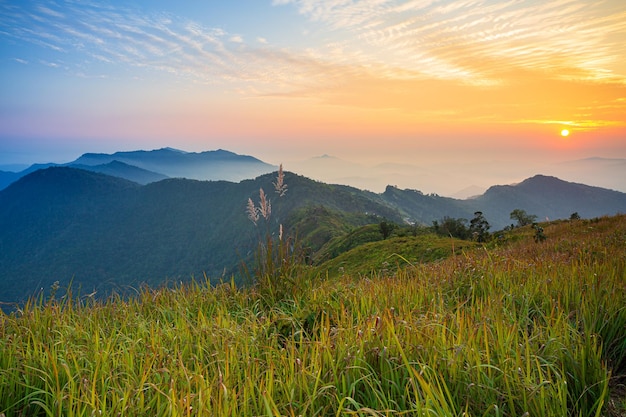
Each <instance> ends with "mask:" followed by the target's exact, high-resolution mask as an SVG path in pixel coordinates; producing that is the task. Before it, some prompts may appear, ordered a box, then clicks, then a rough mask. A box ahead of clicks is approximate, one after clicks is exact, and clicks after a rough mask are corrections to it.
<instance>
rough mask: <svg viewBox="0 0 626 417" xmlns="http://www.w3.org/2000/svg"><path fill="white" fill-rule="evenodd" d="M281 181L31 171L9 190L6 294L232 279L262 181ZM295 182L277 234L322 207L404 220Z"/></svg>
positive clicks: (2, 242) (251, 233)
mask: <svg viewBox="0 0 626 417" xmlns="http://www.w3.org/2000/svg"><path fill="white" fill-rule="evenodd" d="M273 180H274V177H273V176H272V175H265V176H261V177H258V178H257V179H255V180H246V181H242V182H240V183H231V182H226V181H196V180H185V179H168V180H164V181H160V182H156V183H151V184H148V185H145V186H139V185H138V184H136V183H133V182H130V181H126V180H122V179H119V178H114V177H110V176H107V175H103V174H99V173H94V172H90V171H85V170H81V169H75V168H69V167H51V168H47V169H44V170H39V171H36V172H34V173H32V174H29V175H27V176H26V177H23V178H21V179H20V180H18V181H17V182H16V183H14V184H12V185H11V186H9V187H8V188H7V189H5V190H2V191H0V249H1V250H0V265H1V268H0V294H1V296H2V300H0V301H4V302H12V301H16V300H23V299H24V298H25V297H27V296H29V295H31V294H33V293H34V292H36V291H38V290H39V289H41V288H49V287H50V285H51V284H52V283H53V282H55V281H60V282H61V283H62V284H67V283H68V282H69V281H71V280H73V281H74V282H75V284H76V286H77V287H82V288H83V290H84V291H87V292H92V291H94V290H97V291H99V292H101V293H103V294H104V295H105V294H108V293H110V291H111V290H116V291H118V292H122V293H125V292H127V291H128V290H129V289H132V288H135V289H136V288H138V287H139V286H141V284H142V283H147V284H151V285H160V284H162V283H164V282H167V281H168V280H169V281H174V282H176V281H179V280H189V279H191V277H192V276H195V277H197V278H198V277H202V276H203V274H204V273H206V274H208V276H210V277H212V279H213V280H214V281H218V280H219V279H220V278H221V277H222V276H226V277H227V278H230V274H232V273H233V272H237V269H238V264H239V263H240V262H241V261H242V260H243V259H248V258H249V257H250V256H251V254H252V250H253V249H254V248H255V246H256V239H257V235H258V233H259V230H257V229H255V227H254V226H253V225H252V223H251V222H250V221H249V220H248V219H247V217H246V213H245V207H246V201H247V199H248V198H254V199H255V200H257V199H258V192H259V189H260V188H264V189H266V190H272V189H273V185H272V181H273ZM286 180H287V181H288V182H289V186H290V189H289V193H288V196H287V197H286V198H284V199H281V201H280V202H279V201H278V200H276V201H274V204H273V207H274V210H273V211H274V213H273V217H272V222H271V223H270V224H268V225H267V227H268V229H267V230H269V231H271V232H276V230H277V229H278V224H279V223H278V221H279V220H280V221H286V220H287V218H288V216H289V214H290V213H292V212H294V211H296V210H297V209H299V208H304V207H308V206H316V205H323V206H324V207H327V208H329V209H332V210H334V211H339V212H342V213H353V214H355V215H359V216H361V215H363V214H364V213H369V215H370V216H374V217H376V218H383V217H384V218H391V219H393V220H394V221H398V222H399V221H401V219H400V218H399V217H398V216H397V214H396V213H395V212H394V211H393V210H392V209H390V208H389V207H388V206H386V205H384V204H383V203H382V201H380V199H379V198H378V197H377V196H375V195H368V194H364V193H363V192H361V191H359V190H356V189H353V188H350V187H345V186H334V185H327V184H321V183H316V182H314V181H311V180H309V179H306V178H304V177H299V176H296V175H293V174H287V176H286ZM370 221H372V220H370ZM259 227H263V228H265V225H263V226H259Z"/></svg>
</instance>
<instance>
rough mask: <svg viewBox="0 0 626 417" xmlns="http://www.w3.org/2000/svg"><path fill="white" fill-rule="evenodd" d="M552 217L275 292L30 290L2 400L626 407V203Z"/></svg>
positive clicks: (217, 406)
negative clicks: (498, 237) (625, 396)
mask: <svg viewBox="0 0 626 417" xmlns="http://www.w3.org/2000/svg"><path fill="white" fill-rule="evenodd" d="M542 226H543V227H544V231H545V234H546V236H547V240H546V241H545V242H541V243H535V242H534V240H533V234H532V233H533V232H532V230H531V229H529V230H527V231H525V230H521V231H517V232H512V233H518V234H511V235H509V236H508V241H505V242H503V243H499V247H493V248H489V249H487V250H485V249H482V248H481V249H478V250H470V251H468V252H465V253H463V254H460V255H456V256H454V257H451V258H449V259H447V260H445V261H441V262H437V263H431V264H425V265H417V266H413V267H410V268H407V269H404V270H398V271H397V272H396V273H395V274H394V276H393V277H389V276H384V275H380V276H371V277H343V278H341V279H337V280H323V279H320V280H317V281H315V282H314V283H310V284H309V287H308V290H307V291H298V292H295V293H293V294H292V295H291V296H289V297H284V298H283V299H281V300H280V302H277V303H276V304H274V305H270V304H268V303H267V302H266V300H265V299H264V298H263V297H262V296H261V294H260V293H259V291H258V290H257V289H255V288H247V289H237V288H235V286H234V284H231V283H226V284H222V285H220V286H217V287H214V288H211V287H209V286H208V285H205V283H192V284H189V285H181V286H179V287H177V288H163V289H153V290H151V289H144V290H142V291H141V292H140V294H139V296H138V297H136V298H134V299H131V300H122V299H110V300H108V301H106V302H101V303H98V302H92V301H91V300H90V299H89V298H87V297H78V296H76V297H71V296H70V297H65V298H62V299H59V298H55V299H49V300H43V299H39V300H34V301H32V302H31V303H29V304H27V305H26V306H24V307H23V308H22V309H21V311H19V312H16V313H13V314H11V315H9V316H7V315H3V316H0V415H1V414H4V415H5V416H6V417H10V416H61V415H63V416H145V415H157V416H204V415H207V416H299V415H302V416H309V415H319V416H338V415H358V416H392V415H394V416H395V415H405V416H518V417H522V416H601V415H615V416H618V415H624V413H626V406H625V404H624V402H623V400H622V401H621V402H620V400H619V398H617V397H616V396H615V393H616V392H620V389H621V388H620V387H621V386H622V385H623V384H624V382H625V375H626V364H625V360H624V358H625V355H626V345H625V340H626V309H625V308H624V306H625V305H626V280H625V276H624V271H625V270H626V269H625V262H626V261H625V258H626V257H625V256H624V255H625V249H624V248H625V245H624V243H626V217H624V216H619V217H614V218H606V219H600V220H599V221H597V222H595V223H594V222H588V221H587V222H585V221H579V222H574V223H555V224H545V225H542ZM519 233H521V234H519ZM620 413H621V414H620Z"/></svg>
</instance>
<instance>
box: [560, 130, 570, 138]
mask: <svg viewBox="0 0 626 417" xmlns="http://www.w3.org/2000/svg"><path fill="white" fill-rule="evenodd" d="M561 136H563V137H564V138H566V137H568V136H569V130H568V129H563V130H561Z"/></svg>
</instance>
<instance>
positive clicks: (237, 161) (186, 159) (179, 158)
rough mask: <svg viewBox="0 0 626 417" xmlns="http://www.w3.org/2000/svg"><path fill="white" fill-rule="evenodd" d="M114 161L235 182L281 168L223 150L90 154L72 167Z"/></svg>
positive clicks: (177, 175)
mask: <svg viewBox="0 0 626 417" xmlns="http://www.w3.org/2000/svg"><path fill="white" fill-rule="evenodd" d="M113 161H119V162H123V163H125V164H128V165H133V166H136V167H139V168H142V169H145V170H148V171H153V172H157V173H160V174H163V175H165V176H167V177H171V178H188V179H196V180H226V181H235V182H237V181H241V180H244V179H250V178H255V177H258V176H259V175H263V174H267V173H268V172H271V171H274V170H276V168H277V167H275V166H273V165H270V164H267V163H265V162H263V161H261V160H259V159H257V158H254V157H252V156H248V155H239V154H236V153H233V152H229V151H225V150H222V149H218V150H216V151H205V152H184V151H180V150H178V149H172V148H162V149H157V150H153V151H132V152H116V153H114V154H101V153H86V154H84V155H82V156H81V157H80V158H78V159H77V160H75V161H74V162H73V163H72V164H80V165H87V166H93V165H102V164H108V163H111V162H113Z"/></svg>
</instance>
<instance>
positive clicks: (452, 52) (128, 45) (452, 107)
mask: <svg viewBox="0 0 626 417" xmlns="http://www.w3.org/2000/svg"><path fill="white" fill-rule="evenodd" d="M0 11H1V12H2V14H1V15H2V17H1V18H0V30H2V32H3V34H4V35H3V37H2V39H1V40H0V59H1V60H2V62H3V64H2V67H0V71H1V73H0V76H1V77H0V83H1V84H0V87H1V89H2V91H3V94H2V95H1V98H0V108H2V112H0V155H1V157H0V164H7V163H11V162H19V163H26V162H29V163H30V162H44V161H47V159H48V160H49V159H50V158H47V159H46V155H56V157H57V158H66V160H70V159H72V158H73V157H76V156H78V155H79V154H81V153H83V152H114V151H116V150H132V149H140V148H142V149H153V148H158V147H162V146H172V147H177V148H181V149H184V150H189V151H202V150H210V149H217V148H224V149H229V150H232V151H235V152H238V153H245V154H252V155H255V156H257V157H260V158H262V159H265V160H268V162H272V163H278V162H280V161H281V160H283V159H285V158H290V159H291V160H293V161H297V160H298V158H300V159H304V158H308V157H311V156H314V155H321V154H332V155H336V156H339V157H341V158H345V159H352V160H355V161H360V162H366V161H368V162H372V161H383V160H384V161H415V162H416V163H426V162H432V161H433V160H446V159H447V160H450V161H457V160H464V159H467V158H471V159H472V160H476V161H478V160H479V159H480V158H484V159H485V160H487V159H498V160H518V162H520V163H523V162H524V161H525V160H528V159H529V158H543V159H546V160H548V159H550V160H553V161H557V160H561V161H563V160H569V159H576V158H585V157H604V158H626V59H625V55H626V3H624V2H623V1H621V0H606V1H598V2H588V1H580V0H548V1H542V2H536V1H532V0H519V1H489V0H482V1H470V0H457V1H443V0H439V1H430V0H428V1H427V0H406V1H401V0H361V1H356V2H342V1H338V2H329V1H323V0H273V1H271V0H267V1H263V0H254V1H250V0H247V1H242V2H240V3H237V4H234V3H231V2H224V3H214V2H206V4H205V3H197V4H195V3H194V4H171V3H168V2H164V1H156V2H155V1H139V2H136V4H135V5H134V6H128V5H127V4H126V2H122V1H109V2H103V3H102V4H78V3H74V2H67V3H66V2H63V1H62V2H60V3H59V2H52V1H49V2H48V1H41V2H39V3H37V4H35V3H24V2H17V1H9V2H4V3H2V4H0ZM563 128H568V129H569V130H570V131H571V134H570V136H569V137H567V138H563V137H561V136H560V135H559V132H560V131H561V130H562V129H563ZM62 155H64V156H62ZM29 158H30V159H29ZM59 162H62V161H59Z"/></svg>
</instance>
